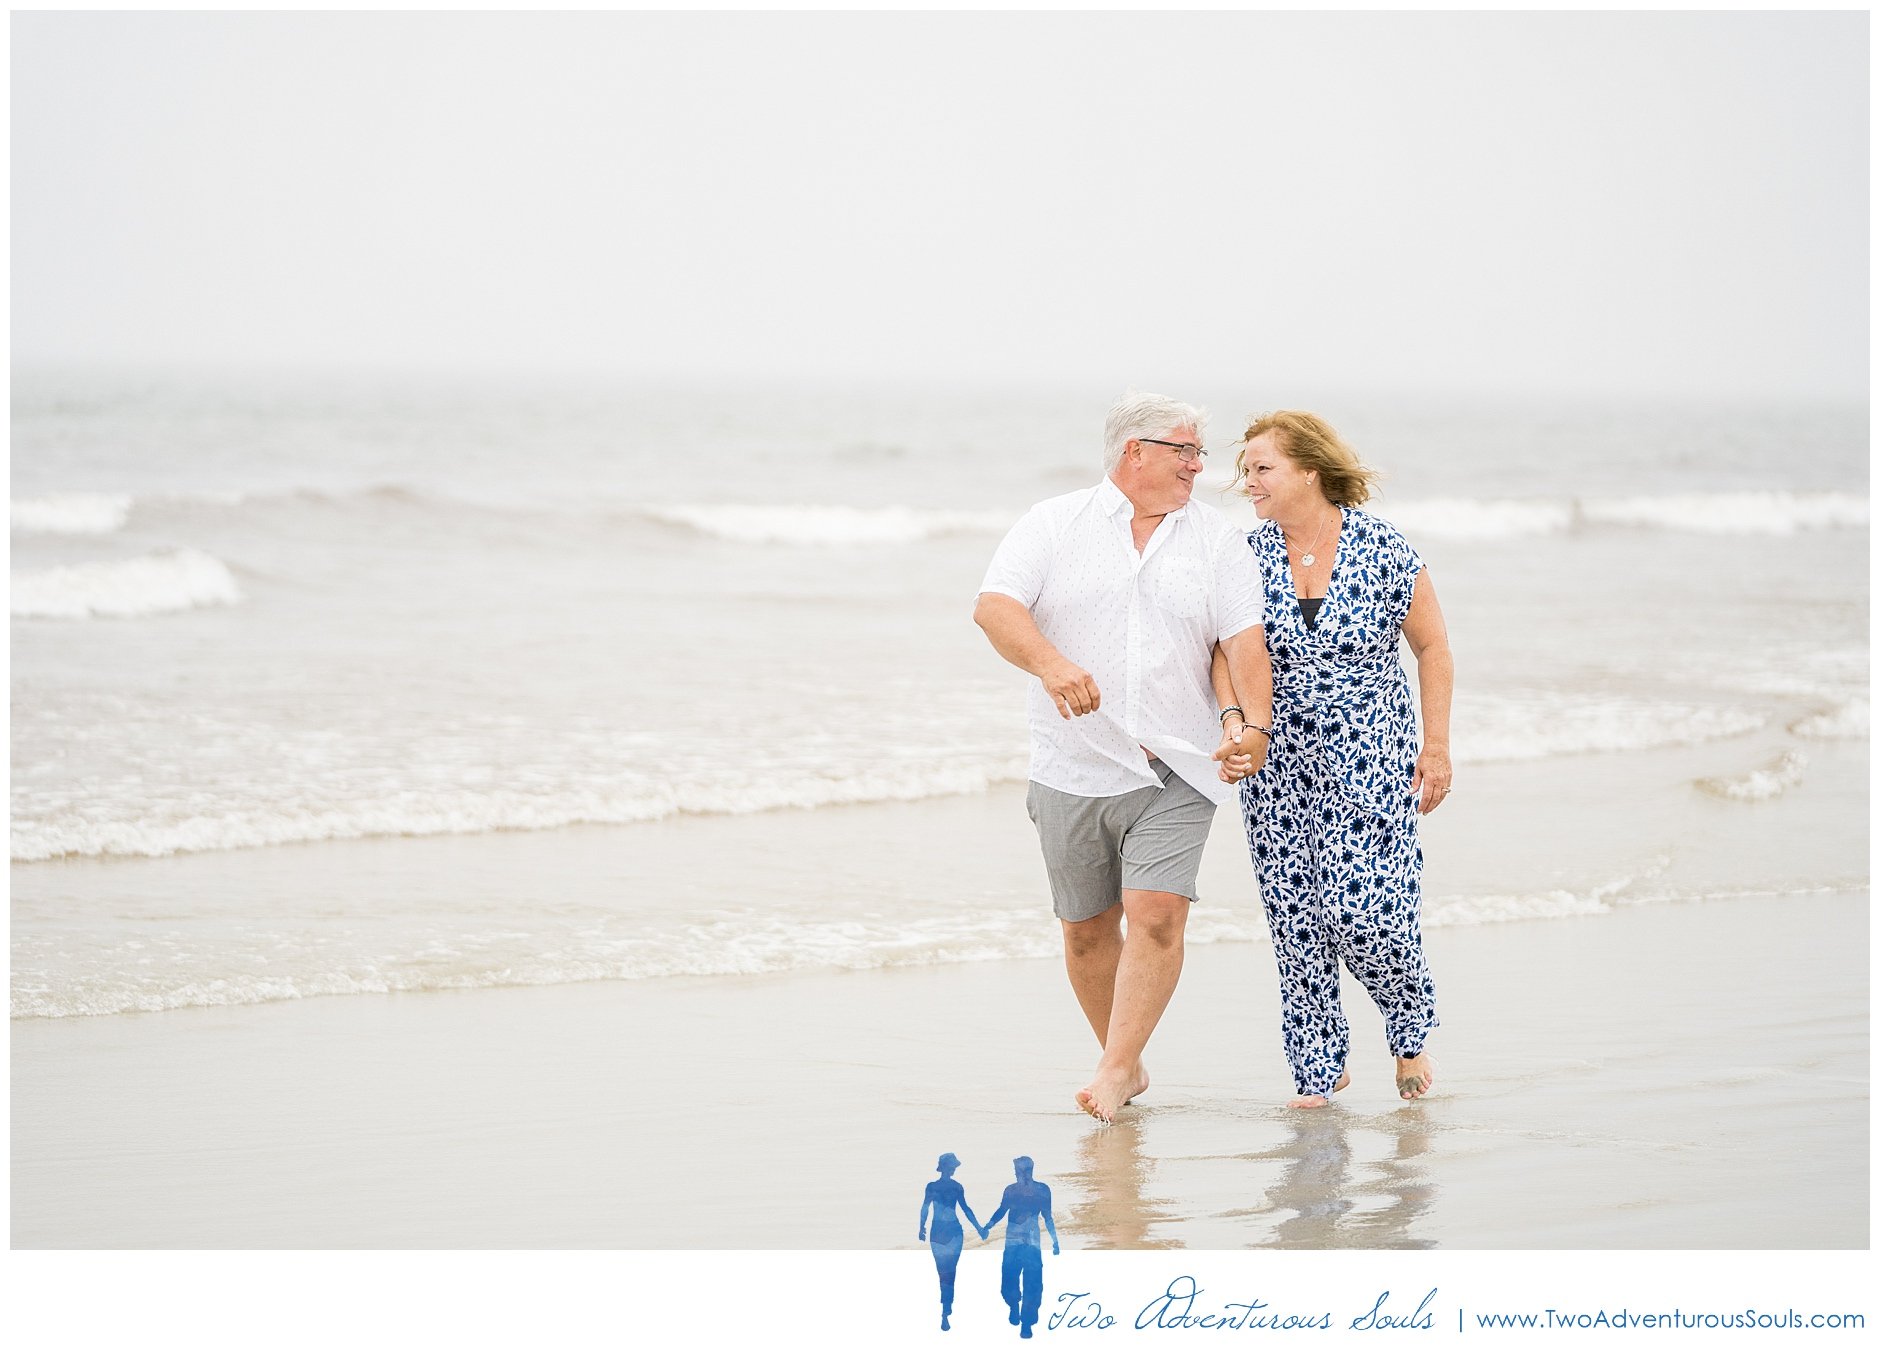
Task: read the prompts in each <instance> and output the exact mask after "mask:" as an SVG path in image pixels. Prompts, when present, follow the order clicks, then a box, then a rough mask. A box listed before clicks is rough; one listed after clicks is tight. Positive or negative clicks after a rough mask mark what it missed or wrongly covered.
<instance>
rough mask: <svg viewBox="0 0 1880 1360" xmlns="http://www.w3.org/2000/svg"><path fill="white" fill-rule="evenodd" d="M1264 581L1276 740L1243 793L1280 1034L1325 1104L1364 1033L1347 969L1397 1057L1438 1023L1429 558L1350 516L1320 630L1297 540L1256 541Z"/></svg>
mask: <svg viewBox="0 0 1880 1360" xmlns="http://www.w3.org/2000/svg"><path fill="white" fill-rule="evenodd" d="M1247 541H1248V542H1249V543H1250V544H1252V545H1253V550H1254V554H1255V555H1256V556H1257V557H1258V558H1259V561H1260V573H1261V577H1262V580H1263V581H1264V583H1265V590H1266V603H1265V625H1266V645H1267V650H1268V651H1269V652H1270V653H1271V654H1272V658H1273V740H1272V742H1271V744H1270V746H1269V748H1268V751H1267V758H1266V764H1265V765H1264V766H1263V767H1262V768H1261V770H1260V772H1259V773H1258V774H1257V775H1255V776H1254V777H1253V778H1251V779H1245V780H1242V781H1241V784H1240V804H1241V813H1242V816H1243V817H1244V819H1245V821H1246V826H1247V843H1248V845H1249V846H1250V847H1251V849H1252V851H1253V867H1254V875H1255V877H1256V879H1257V880H1258V882H1259V885H1260V896H1261V899H1262V900H1263V901H1264V902H1265V904H1266V919H1267V925H1268V927H1269V929H1270V931H1271V933H1272V937H1273V956H1274V958H1275V959H1276V960H1277V961H1278V964H1279V981H1280V1028H1281V1033H1282V1035H1283V1037H1284V1041H1285V1047H1286V1061H1287V1064H1288V1065H1289V1066H1290V1067H1291V1068H1292V1073H1293V1080H1294V1082H1295V1084H1296V1085H1297V1087H1298V1090H1299V1094H1301V1095H1328V1094H1330V1092H1331V1089H1332V1085H1333V1083H1335V1082H1336V1081H1337V1080H1338V1075H1339V1073H1340V1072H1342V1071H1343V1070H1344V1068H1345V1060H1346V1058H1347V1056H1348V1055H1349V1053H1350V1049H1351V1026H1350V1024H1349V1023H1348V1022H1347V1021H1346V1019H1345V1013H1344V1010H1343V1008H1342V1007H1341V1006H1340V1005H1339V1001H1338V981H1339V979H1338V966H1339V963H1340V961H1341V960H1342V961H1343V963H1344V964H1345V966H1346V967H1347V968H1349V969H1350V970H1351V972H1352V975H1353V976H1355V977H1356V978H1357V979H1358V981H1360V982H1362V983H1363V984H1364V986H1365V989H1366V990H1367V991H1369V992H1370V994H1371V999H1372V1001H1374V1002H1375V1003H1376V1004H1377V1008H1378V1010H1379V1011H1380V1012H1381V1013H1382V1014H1383V1017H1384V1036H1385V1039H1386V1040H1387V1042H1388V1043H1389V1045H1390V1051H1391V1052H1392V1053H1393V1054H1395V1055H1396V1056H1397V1057H1400V1058H1411V1057H1415V1056H1416V1055H1417V1054H1418V1053H1420V1052H1422V1050H1423V1045H1424V1042H1425V1040H1427V1038H1428V1037H1429V1032H1430V1031H1431V1030H1432V1029H1434V1028H1435V1027H1436V1024H1437V1021H1436V989H1435V986H1434V984H1432V983H1431V981H1430V970H1429V964H1428V962H1427V961H1426V960H1425V959H1424V957H1423V932H1422V923H1421V919H1420V913H1421V904H1422V894H1423V850H1422V847H1421V845H1419V844H1418V841H1417V810H1416V808H1417V798H1416V795H1415V794H1413V793H1412V792H1411V791H1410V785H1411V783H1412V781H1413V780H1414V779H1415V777H1416V758H1417V721H1416V711H1415V709H1414V707H1413V706H1412V704H1411V701H1410V681H1409V678H1408V677H1407V676H1406V675H1405V674H1404V669H1403V663H1402V662H1401V661H1400V660H1399V659H1398V652H1397V649H1398V640H1399V638H1400V637H1401V636H1402V631H1403V621H1404V617H1405V615H1407V614H1408V613H1409V612H1410V597H1411V593H1412V591H1413V590H1414V589H1415V587H1416V578H1417V573H1418V572H1420V571H1422V570H1423V561H1422V559H1421V558H1420V557H1418V556H1417V554H1416V551H1415V550H1414V549H1412V548H1411V546H1410V545H1409V544H1408V543H1407V542H1405V541H1404V537H1403V535H1402V534H1400V533H1399V532H1398V531H1397V529H1396V528H1395V527H1394V526H1392V525H1391V524H1389V523H1387V522H1385V521H1384V520H1381V519H1379V518H1378V517H1377V516H1375V515H1369V514H1366V513H1365V512H1364V511H1362V510H1353V509H1347V510H1346V511H1345V512H1344V528H1343V530H1342V532H1341V533H1340V536H1339V539H1338V548H1337V556H1336V558H1335V560H1334V562H1333V564H1332V576H1331V582H1330V584H1329V585H1328V586H1327V587H1326V591H1325V601H1324V603H1323V604H1321V605H1320V606H1319V612H1318V617H1317V619H1316V620H1315V622H1316V624H1317V627H1316V628H1313V629H1308V628H1307V627H1306V625H1305V619H1304V616H1303V615H1302V614H1301V612H1300V608H1299V604H1298V600H1297V598H1296V593H1295V589H1294V586H1293V576H1292V566H1291V563H1290V562H1288V560H1287V557H1286V540H1285V535H1284V533H1283V532H1282V530H1281V529H1280V526H1279V524H1278V523H1277V522H1275V521H1273V520H1268V521H1266V522H1265V523H1263V524H1261V525H1260V527H1259V528H1258V529H1256V530H1255V531H1254V532H1253V533H1251V534H1249V535H1247Z"/></svg>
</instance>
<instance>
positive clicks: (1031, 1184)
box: [920, 1152, 1058, 1338]
mask: <svg viewBox="0 0 1880 1360" xmlns="http://www.w3.org/2000/svg"><path fill="white" fill-rule="evenodd" d="M959 1165H960V1159H959V1158H958V1157H955V1156H954V1155H953V1154H952V1153H950V1152H945V1153H942V1154H941V1155H940V1162H939V1164H938V1166H936V1167H935V1170H937V1171H938V1172H939V1173H940V1177H939V1179H938V1180H933V1181H929V1182H928V1183H927V1193H926V1194H925V1196H923V1197H922V1199H921V1202H920V1240H921V1241H923V1242H926V1243H928V1245H929V1246H930V1247H931V1248H932V1251H933V1264H934V1269H935V1270H937V1271H938V1272H939V1273H940V1330H941V1331H943V1332H948V1331H952V1330H953V1324H952V1322H951V1321H950V1320H949V1319H950V1318H951V1317H952V1314H953V1278H954V1274H955V1272H956V1271H957V1269H958V1267H959V1263H960V1251H961V1249H962V1248H963V1247H964V1246H965V1244H966V1232H965V1229H963V1228H962V1227H961V1226H960V1218H959V1215H960V1211H962V1210H964V1211H965V1214H966V1221H967V1222H968V1223H971V1224H972V1225H973V1231H975V1232H977V1233H978V1234H979V1240H980V1241H982V1242H983V1241H985V1240H986V1239H987V1238H988V1237H990V1236H991V1235H992V1230H993V1229H994V1228H996V1227H998V1226H999V1220H1000V1219H1002V1218H1003V1219H1005V1220H1006V1224H1005V1257H1004V1260H1003V1261H1002V1262H1001V1263H1000V1269H999V1294H1000V1297H1002V1298H1003V1299H1004V1300H1005V1302H1006V1306H1007V1307H1008V1308H1009V1309H1010V1310H1011V1317H1010V1321H1011V1322H1012V1323H1013V1324H1014V1325H1015V1326H1017V1328H1018V1334H1019V1335H1020V1336H1022V1337H1026V1338H1029V1337H1030V1336H1031V1329H1032V1327H1033V1326H1034V1325H1035V1324H1036V1323H1037V1321H1038V1305H1039V1304H1040V1303H1041V1302H1042V1301H1043V1299H1044V1243H1043V1239H1042V1238H1041V1237H1040V1236H1039V1232H1038V1225H1039V1223H1040V1221H1042V1222H1043V1224H1044V1226H1045V1229H1046V1230H1047V1231H1049V1232H1050V1234H1051V1254H1052V1255H1053V1256H1056V1255H1057V1254H1058V1232H1057V1223H1056V1221H1055V1220H1054V1219H1053V1218H1052V1217H1051V1187H1050V1186H1048V1185H1046V1184H1045V1183H1044V1182H1043V1181H1039V1180H1033V1179H1032V1174H1031V1173H1032V1163H1031V1158H1029V1157H1015V1158H1013V1159H1012V1170H1013V1172H1014V1174H1015V1175H1016V1176H1017V1177H1018V1179H1017V1180H1015V1181H1013V1182H1012V1183H1011V1184H1010V1185H1008V1186H1006V1187H1005V1197H1004V1198H1003V1199H1001V1200H1000V1201H999V1208H998V1212H997V1213H995V1214H993V1216H992V1217H991V1218H990V1219H988V1220H987V1221H986V1224H985V1226H984V1227H981V1226H980V1223H979V1220H978V1219H977V1218H976V1217H974V1215H973V1209H972V1206H971V1205H970V1204H968V1203H967V1202H966V1187H965V1186H963V1185H961V1184H960V1183H959V1182H958V1181H956V1180H954V1179H953V1173H954V1172H955V1171H956V1170H958V1169H959ZM929 1209H931V1210H932V1211H933V1231H932V1232H931V1233H929V1232H928V1228H927V1212H928V1210H929Z"/></svg>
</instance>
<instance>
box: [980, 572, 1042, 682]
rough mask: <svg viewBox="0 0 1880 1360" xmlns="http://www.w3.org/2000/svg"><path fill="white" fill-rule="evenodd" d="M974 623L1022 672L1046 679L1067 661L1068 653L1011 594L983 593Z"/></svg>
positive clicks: (994, 647)
mask: <svg viewBox="0 0 1880 1360" xmlns="http://www.w3.org/2000/svg"><path fill="white" fill-rule="evenodd" d="M973 622H974V623H976V624H978V625H979V626H980V628H981V629H982V630H984V632H985V634H986V637H987V639H988V640H989V641H990V642H991V643H992V648H993V650H994V651H996V652H997V653H998V654H999V655H1000V656H1002V657H1004V658H1005V659H1006V660H1007V661H1009V662H1011V663H1012V664H1013V665H1014V666H1017V667H1018V668H1019V669H1020V670H1022V671H1025V672H1027V673H1029V674H1031V675H1036V676H1038V677H1040V678H1043V676H1044V673H1045V672H1046V671H1047V670H1049V669H1050V668H1051V667H1052V666H1061V665H1063V664H1064V654H1063V653H1062V652H1060V651H1058V649H1057V648H1056V647H1053V646H1052V645H1051V642H1050V640H1049V639H1048V638H1046V637H1045V635H1044V634H1043V633H1041V632H1039V631H1038V625H1037V624H1036V623H1035V622H1034V621H1033V620H1032V617H1031V611H1030V610H1029V609H1027V608H1025V606H1024V605H1022V604H1020V603H1019V602H1018V601H1017V600H1015V599H1013V598H1012V597H1011V596H1010V595H1000V594H998V593H997V592H996V591H988V592H987V593H986V594H984V595H981V596H980V597H979V603H978V604H976V605H974V606H973Z"/></svg>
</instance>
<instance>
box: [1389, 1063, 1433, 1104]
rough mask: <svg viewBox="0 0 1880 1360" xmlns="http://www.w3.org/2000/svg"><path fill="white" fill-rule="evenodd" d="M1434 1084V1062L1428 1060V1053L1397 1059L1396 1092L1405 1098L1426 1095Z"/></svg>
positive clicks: (1414, 1098) (1412, 1098)
mask: <svg viewBox="0 0 1880 1360" xmlns="http://www.w3.org/2000/svg"><path fill="white" fill-rule="evenodd" d="M1435 1084H1436V1064H1435V1063H1433V1062H1431V1061H1430V1055H1429V1054H1428V1053H1419V1054H1417V1055H1416V1057H1414V1058H1399V1059H1397V1094H1398V1095H1400V1096H1402V1097H1403V1098H1404V1099H1405V1100H1416V1099H1418V1098H1419V1097H1422V1096H1426V1095H1428V1094H1429V1093H1430V1087H1432V1086H1434V1085H1435Z"/></svg>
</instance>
